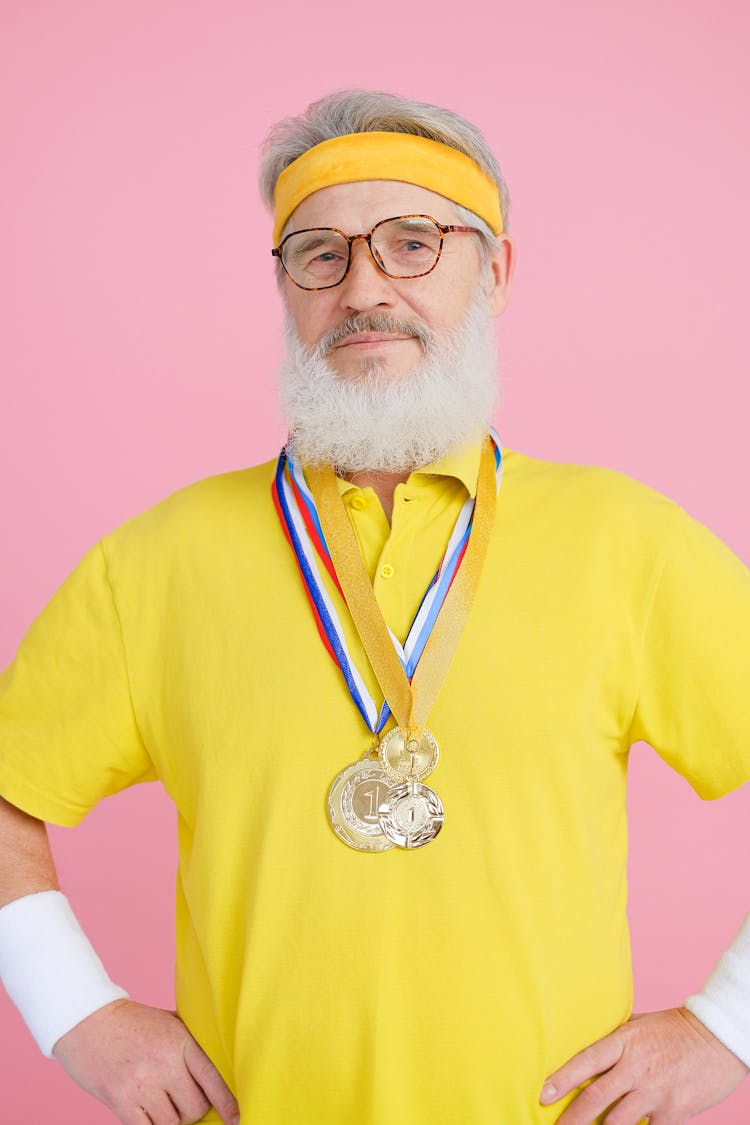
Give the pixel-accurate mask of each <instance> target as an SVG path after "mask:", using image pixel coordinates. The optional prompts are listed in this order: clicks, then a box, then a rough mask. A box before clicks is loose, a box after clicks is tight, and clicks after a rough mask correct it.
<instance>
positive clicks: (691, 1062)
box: [540, 915, 750, 1125]
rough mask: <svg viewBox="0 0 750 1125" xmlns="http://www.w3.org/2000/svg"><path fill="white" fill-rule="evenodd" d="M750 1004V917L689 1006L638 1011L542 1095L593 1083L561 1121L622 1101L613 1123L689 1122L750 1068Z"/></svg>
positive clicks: (576, 1121) (577, 1124)
mask: <svg viewBox="0 0 750 1125" xmlns="http://www.w3.org/2000/svg"><path fill="white" fill-rule="evenodd" d="M749 1009H750V915H748V917H747V919H746V920H745V923H744V925H743V926H742V928H741V930H740V932H739V934H738V935H737V937H736V938H735V940H734V942H733V943H732V945H731V946H730V947H729V949H728V950H727V951H726V953H725V954H724V956H723V957H722V958H721V960H720V961H719V963H718V965H717V967H716V969H715V970H714V972H713V973H712V974H711V976H710V977H709V980H708V982H707V983H706V985H705V987H704V989H703V991H702V992H701V993H699V994H698V995H696V996H691V997H689V998H688V1000H687V1001H686V1004H685V1006H683V1007H681V1008H673V1009H671V1010H669V1011H666V1012H650V1013H648V1014H645V1015H634V1016H633V1017H632V1018H631V1019H630V1020H629V1021H628V1023H626V1024H624V1025H623V1026H622V1027H619V1028H618V1029H617V1030H616V1031H614V1032H613V1033H612V1034H611V1035H608V1036H606V1037H605V1038H604V1039H600V1040H599V1041H598V1042H597V1043H594V1044H592V1045H591V1046H590V1047H587V1048H586V1049H585V1050H584V1051H581V1052H579V1054H577V1055H575V1056H574V1057H573V1058H572V1059H569V1060H568V1062H566V1063H565V1065H564V1066H562V1067H560V1069H559V1070H557V1071H555V1073H554V1074H551V1075H550V1077H549V1078H548V1079H547V1083H546V1084H545V1087H544V1090H543V1091H542V1096H541V1099H540V1100H541V1101H542V1102H543V1103H544V1104H549V1103H551V1102H555V1101H557V1100H558V1099H559V1098H562V1097H564V1096H565V1095H566V1094H569V1093H570V1092H571V1091H572V1090H574V1089H576V1087H578V1086H580V1085H581V1084H582V1083H583V1082H590V1085H588V1086H586V1087H585V1088H584V1089H583V1090H582V1091H581V1092H580V1093H579V1094H578V1096H577V1097H576V1098H574V1099H573V1101H572V1102H571V1104H570V1106H569V1107H568V1109H567V1110H566V1111H565V1112H564V1113H563V1114H562V1116H561V1117H560V1118H559V1122H560V1125H584V1123H587V1122H588V1121H590V1120H591V1119H592V1118H593V1117H595V1116H596V1115H597V1114H599V1113H601V1112H603V1111H604V1110H606V1109H607V1107H609V1106H612V1105H613V1103H615V1102H616V1103H617V1105H616V1106H615V1108H614V1109H612V1110H611V1111H610V1113H609V1114H608V1116H607V1117H606V1119H605V1120H606V1123H607V1125H637V1122H639V1121H640V1120H641V1119H642V1118H643V1117H644V1115H646V1114H651V1115H654V1116H655V1119H656V1120H658V1121H663V1122H664V1125H681V1123H682V1122H684V1121H687V1120H688V1118H690V1117H694V1116H695V1115H696V1114H698V1113H701V1112H702V1111H703V1110H705V1109H708V1108H709V1107H710V1106H712V1105H716V1104H717V1103H718V1102H721V1101H723V1100H724V1098H726V1097H728V1096H729V1094H731V1093H732V1091H733V1090H735V1089H736V1088H737V1086H739V1084H740V1083H741V1082H742V1080H743V1079H744V1078H745V1077H747V1075H748V1073H750V1022H749V1020H750V1017H748V1010H749ZM704 1015H705V1018H698V1017H704ZM714 1032H716V1034H714ZM730 1048H731V1049H730ZM620 1099H621V1100H620Z"/></svg>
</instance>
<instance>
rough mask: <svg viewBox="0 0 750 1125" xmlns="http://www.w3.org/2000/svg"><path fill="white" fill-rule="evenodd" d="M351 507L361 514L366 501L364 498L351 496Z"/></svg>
mask: <svg viewBox="0 0 750 1125" xmlns="http://www.w3.org/2000/svg"><path fill="white" fill-rule="evenodd" d="M351 507H352V508H354V510H355V511H357V512H361V511H362V509H363V508H366V507H367V501H366V500H365V498H364V496H353V497H352V499H351Z"/></svg>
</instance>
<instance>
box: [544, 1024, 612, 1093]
mask: <svg viewBox="0 0 750 1125" xmlns="http://www.w3.org/2000/svg"><path fill="white" fill-rule="evenodd" d="M622 1051H623V1038H622V1035H621V1033H620V1030H619V1029H618V1030H617V1031H613V1032H612V1034H611V1035H607V1036H606V1037H605V1038H604V1039H599V1040H598V1042H596V1043H592V1044H591V1046H590V1047H585V1048H584V1049H583V1050H582V1051H579V1052H578V1054H577V1055H573V1057H572V1058H570V1059H568V1061H567V1062H566V1063H565V1064H564V1066H561V1067H559V1068H558V1069H557V1070H555V1071H554V1072H553V1073H552V1074H550V1076H549V1078H547V1080H546V1081H545V1083H544V1088H543V1089H542V1094H541V1097H540V1099H539V1100H540V1101H541V1103H542V1105H550V1103H551V1102H556V1101H559V1100H560V1098H562V1097H564V1096H565V1095H566V1094H569V1093H570V1091H571V1090H575V1089H576V1087H577V1086H582V1085H583V1083H584V1082H588V1081H589V1080H590V1079H591V1078H596V1077H597V1075H599V1074H603V1073H604V1072H605V1071H606V1070H610V1069H611V1067H613V1066H615V1065H616V1063H618V1062H619V1061H620V1059H621V1057H622Z"/></svg>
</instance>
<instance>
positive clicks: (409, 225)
mask: <svg viewBox="0 0 750 1125" xmlns="http://www.w3.org/2000/svg"><path fill="white" fill-rule="evenodd" d="M397 217H398V216H397ZM400 222H401V226H402V227H405V228H406V230H429V229H430V227H434V223H431V222H430V220H429V219H421V218H419V219H412V218H405V219H400Z"/></svg>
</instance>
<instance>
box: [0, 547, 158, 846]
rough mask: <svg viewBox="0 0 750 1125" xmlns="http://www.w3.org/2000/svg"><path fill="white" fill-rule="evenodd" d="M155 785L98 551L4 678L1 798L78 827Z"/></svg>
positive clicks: (32, 631) (45, 613) (33, 630)
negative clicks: (124, 794)
mask: <svg viewBox="0 0 750 1125" xmlns="http://www.w3.org/2000/svg"><path fill="white" fill-rule="evenodd" d="M154 778H155V773H154V770H153V766H152V764H151V761H150V759H149V756H148V753H147V751H146V748H145V746H144V744H143V741H142V739H141V737H140V734H139V731H138V726H137V723H136V719H135V716H134V714H133V707H132V702H131V697H130V690H129V684H128V672H127V667H126V662H125V653H124V649H123V642H122V635H121V630H120V622H119V619H118V616H117V609H116V606H115V602H114V598H113V593H112V589H111V587H110V583H109V580H108V576H107V565H106V558H105V555H104V549H103V546H102V544H101V543H97V544H96V546H94V547H93V548H92V549H91V550H90V551H89V552H88V553H87V554H86V556H85V557H84V558H83V559H82V561H81V562H80V563H79V565H78V566H77V567H76V569H75V570H74V571H73V573H72V574H71V575H70V576H69V577H68V578H67V579H66V580H65V582H64V583H63V584H62V586H61V587H60V588H59V589H58V590H57V592H56V593H55V594H54V596H53V597H52V599H51V601H50V602H49V603H48V604H47V606H46V607H45V608H44V609H43V610H42V612H41V613H40V615H39V616H38V617H37V619H36V620H35V621H34V622H33V624H32V625H31V627H30V628H29V630H28V632H27V633H26V636H25V637H24V638H23V640H22V642H21V645H20V647H19V649H18V653H17V655H16V658H15V660H14V661H13V663H12V664H11V665H10V666H9V667H8V668H7V669H6V670H5V672H3V674H2V675H0V794H2V795H3V796H4V797H5V798H6V799H7V800H8V801H10V802H11V803H12V804H14V805H17V806H18V807H19V808H22V809H23V810H24V811H26V812H28V813H30V814H31V815H32V816H36V817H38V818H39V819H41V820H48V821H51V822H52V823H54V824H62V825H73V824H77V823H78V822H79V821H80V820H81V819H82V818H83V817H84V816H85V815H86V813H87V812H88V811H89V810H90V809H91V808H93V806H94V805H95V804H96V803H97V802H98V801H99V800H100V799H101V798H102V797H105V796H108V795H110V794H112V793H116V792H118V791H119V790H121V789H124V788H126V787H127V786H129V785H133V784H134V783H136V782H139V781H151V780H154Z"/></svg>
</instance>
